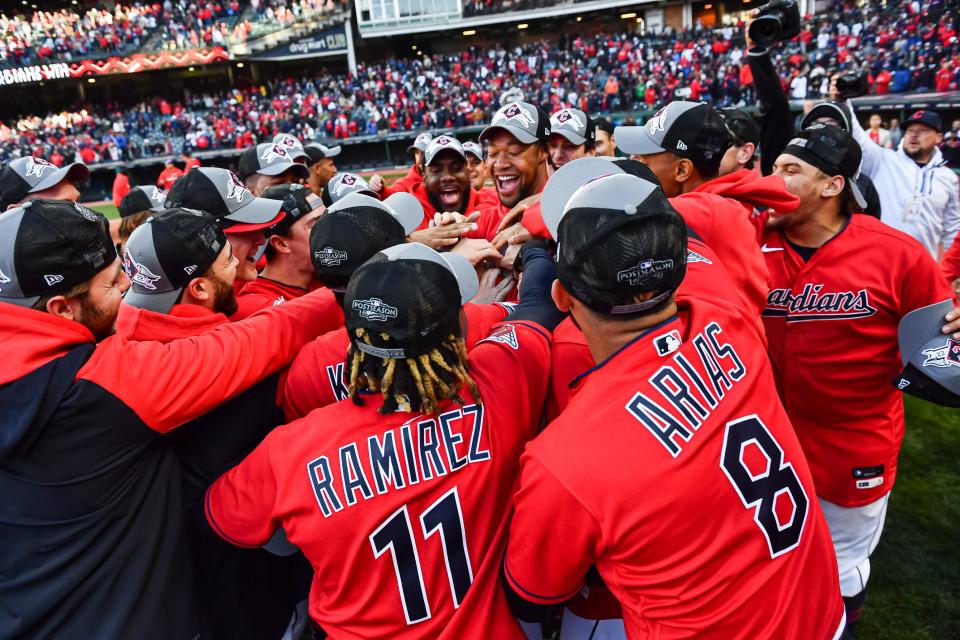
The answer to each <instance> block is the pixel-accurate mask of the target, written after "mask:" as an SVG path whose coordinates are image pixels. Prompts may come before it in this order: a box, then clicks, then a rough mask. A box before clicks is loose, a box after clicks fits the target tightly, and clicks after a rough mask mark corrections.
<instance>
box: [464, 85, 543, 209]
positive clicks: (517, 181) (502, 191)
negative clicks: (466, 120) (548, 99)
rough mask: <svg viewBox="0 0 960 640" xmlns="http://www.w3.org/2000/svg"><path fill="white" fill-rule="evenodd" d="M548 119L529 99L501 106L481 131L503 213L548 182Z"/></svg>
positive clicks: (541, 189) (538, 191)
mask: <svg viewBox="0 0 960 640" xmlns="http://www.w3.org/2000/svg"><path fill="white" fill-rule="evenodd" d="M549 139H550V118H549V117H548V116H547V114H545V113H544V112H543V111H542V110H541V109H540V108H538V107H536V106H534V105H532V104H530V103H529V102H511V103H509V104H507V105H505V106H503V107H501V108H500V109H499V110H498V111H497V112H496V113H495V114H494V115H493V120H492V121H491V123H490V125H488V126H487V127H486V128H485V129H484V130H483V131H481V132H480V142H486V143H487V168H488V169H489V170H490V177H491V178H493V186H494V188H496V190H497V196H498V197H499V199H500V204H501V208H502V210H503V212H504V213H505V212H507V211H509V210H510V209H512V208H514V207H515V206H516V205H517V204H519V203H520V201H521V200H523V199H525V198H527V197H529V196H531V195H534V194H537V193H540V192H541V191H543V187H544V185H545V184H546V183H547V159H548V158H549V150H548V148H547V144H548V141H549Z"/></svg>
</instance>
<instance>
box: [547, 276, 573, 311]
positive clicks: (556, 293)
mask: <svg viewBox="0 0 960 640" xmlns="http://www.w3.org/2000/svg"><path fill="white" fill-rule="evenodd" d="M550 297H552V298H553V304H555V305H556V306H557V309H559V310H560V311H562V312H563V313H569V312H570V307H571V306H572V302H571V300H570V294H569V293H568V292H567V290H566V288H565V287H564V286H563V285H562V284H561V283H560V281H559V280H554V281H553V286H552V287H550Z"/></svg>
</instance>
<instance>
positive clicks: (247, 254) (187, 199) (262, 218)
mask: <svg viewBox="0 0 960 640" xmlns="http://www.w3.org/2000/svg"><path fill="white" fill-rule="evenodd" d="M300 166H303V165H300ZM166 206H167V207H182V208H186V209H197V210H199V211H203V212H205V213H209V214H211V215H212V216H213V217H215V218H217V219H218V220H219V221H220V224H221V225H222V226H223V230H224V232H225V233H226V234H227V240H228V241H229V242H230V246H231V247H233V255H234V256H236V258H237V260H238V261H239V262H240V264H239V266H238V267H237V282H238V285H242V284H246V283H247V282H250V281H252V280H254V279H255V278H256V277H257V258H256V256H257V253H258V252H259V250H260V248H261V247H262V246H263V245H264V244H266V237H265V236H264V231H265V230H266V229H269V228H270V227H272V226H273V225H275V224H277V223H278V222H280V220H281V219H282V217H283V216H284V215H285V214H284V213H283V211H281V207H282V203H281V202H280V201H278V200H267V199H266V198H257V197H255V196H254V195H253V194H252V193H251V192H250V191H249V190H248V189H247V188H246V187H244V186H243V182H241V181H240V178H239V177H238V176H237V175H236V174H235V173H233V172H232V171H228V170H226V169H219V168H216V167H200V168H197V169H193V170H192V171H190V173H188V174H186V175H184V176H183V177H182V178H180V179H179V180H177V181H176V182H175V183H174V184H173V187H172V188H171V189H170V193H168V194H167V202H166Z"/></svg>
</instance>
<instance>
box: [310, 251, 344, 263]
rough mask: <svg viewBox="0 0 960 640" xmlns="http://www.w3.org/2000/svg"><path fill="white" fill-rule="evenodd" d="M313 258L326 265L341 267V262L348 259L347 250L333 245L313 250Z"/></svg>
mask: <svg viewBox="0 0 960 640" xmlns="http://www.w3.org/2000/svg"><path fill="white" fill-rule="evenodd" d="M313 259H314V260H316V261H317V262H319V263H320V264H322V265H323V266H325V267H339V266H340V263H342V262H343V261H345V260H346V259H347V252H346V251H340V250H339V249H334V248H333V247H324V248H323V249H321V250H320V251H314V252H313Z"/></svg>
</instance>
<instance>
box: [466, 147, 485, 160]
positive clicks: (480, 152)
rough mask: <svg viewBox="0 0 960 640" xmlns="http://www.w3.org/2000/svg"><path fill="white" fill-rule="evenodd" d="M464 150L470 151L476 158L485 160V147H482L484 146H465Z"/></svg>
mask: <svg viewBox="0 0 960 640" xmlns="http://www.w3.org/2000/svg"><path fill="white" fill-rule="evenodd" d="M463 152H464V153H469V154H470V155H472V156H473V157H474V158H476V159H477V160H481V161H482V160H483V149H482V148H474V147H464V148H463Z"/></svg>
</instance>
